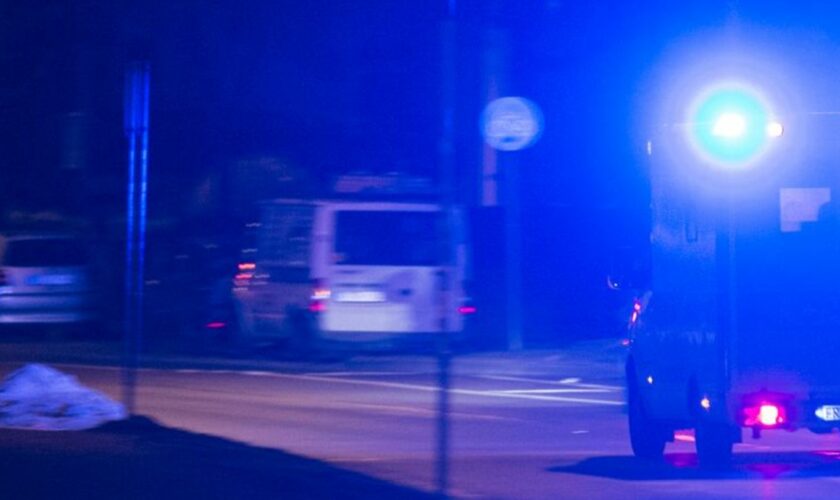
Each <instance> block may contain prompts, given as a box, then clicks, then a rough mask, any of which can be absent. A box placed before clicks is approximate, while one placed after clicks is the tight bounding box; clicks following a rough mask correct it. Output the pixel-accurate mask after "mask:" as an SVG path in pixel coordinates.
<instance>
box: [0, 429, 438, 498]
mask: <svg viewBox="0 0 840 500" xmlns="http://www.w3.org/2000/svg"><path fill="white" fill-rule="evenodd" d="M0 485H2V486H0V491H1V492H2V493H0V497H2V498H8V499H41V498H44V499H47V498H49V499H56V498H67V499H71V498H72V499H76V498H78V499H82V498H83V499H117V498H119V499H155V500H158V499H169V498H172V499H190V498H201V499H215V498H219V499H239V498H241V499H249V500H252V499H280V498H282V499H318V498H323V499H355V498H358V499H373V498H376V499H379V498H394V499H397V498H398V499H412V498H417V499H420V498H433V497H432V496H431V495H428V494H425V493H421V492H418V491H415V490H411V489H408V488H405V487H401V486H396V485H393V484H391V483H387V482H384V481H380V480H377V479H373V478H370V477H367V476H364V475H362V474H357V473H354V472H349V471H345V470H342V469H338V468H336V467H333V466H330V465H327V464H325V463H323V462H319V461H316V460H311V459H306V458H301V457H298V456H295V455H290V454H288V453H284V452H282V451H278V450H270V449H263V448H255V447H251V446H247V445H244V444H240V443H236V442H232V441H228V440H225V439H220V438H215V437H211V436H205V435H200V434H193V433H189V432H185V431H180V430H174V429H169V428H165V427H161V426H159V425H158V424H156V423H155V422H153V421H151V420H148V419H145V418H142V417H134V418H132V419H130V420H126V421H122V422H114V423H109V424H106V425H104V426H102V427H99V428H97V429H94V430H89V431H81V432H51V431H22V430H8V429H3V430H0Z"/></svg>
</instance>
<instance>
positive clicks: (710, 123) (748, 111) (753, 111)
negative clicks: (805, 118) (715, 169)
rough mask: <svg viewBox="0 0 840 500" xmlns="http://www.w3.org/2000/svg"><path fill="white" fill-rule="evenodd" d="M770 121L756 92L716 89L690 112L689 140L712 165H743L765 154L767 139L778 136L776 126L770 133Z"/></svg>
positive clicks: (736, 87)
mask: <svg viewBox="0 0 840 500" xmlns="http://www.w3.org/2000/svg"><path fill="white" fill-rule="evenodd" d="M769 118H770V112H769V110H768V107H767V105H766V104H765V102H764V101H763V100H762V99H761V98H760V97H759V95H758V94H757V93H756V92H754V91H752V90H750V89H748V88H746V87H743V86H738V85H730V86H722V87H717V88H715V89H713V90H711V91H709V92H707V93H706V94H704V95H703V96H701V98H700V99H698V100H697V102H696V104H695V106H694V108H693V110H692V112H691V116H690V123H691V131H692V133H691V141H692V143H693V144H694V145H695V147H696V148H697V149H698V150H699V152H700V153H701V154H703V155H705V156H707V157H708V159H709V160H710V161H712V162H716V163H720V164H723V165H725V166H740V165H744V164H747V163H750V162H751V161H752V160H754V159H756V158H757V157H759V156H760V155H761V154H762V153H763V152H764V150H765V148H766V146H767V143H768V138H769V137H774V136H778V135H781V134H780V133H778V132H779V130H778V128H777V127H773V130H772V131H771V130H770V128H769V125H768V124H769V123H771V122H770V120H769ZM774 123H775V122H774ZM777 133H778V135H775V134H777Z"/></svg>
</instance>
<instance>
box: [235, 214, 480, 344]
mask: <svg viewBox="0 0 840 500" xmlns="http://www.w3.org/2000/svg"><path fill="white" fill-rule="evenodd" d="M261 212H262V215H261V221H260V222H259V224H257V234H256V248H255V249H253V250H254V251H253V252H252V254H251V257H249V258H247V259H244V260H243V262H242V263H240V265H239V270H238V271H239V272H238V273H237V276H236V279H235V280H234V297H235V301H236V309H237V311H238V316H239V329H240V332H241V333H242V334H243V336H245V337H252V338H256V337H260V338H266V337H276V338H282V337H286V338H290V337H292V336H294V335H298V334H301V333H302V332H301V331H300V330H301V329H303V328H307V329H309V330H310V331H308V332H303V333H307V334H315V335H316V336H318V337H319V338H320V339H324V340H335V341H346V342H365V341H385V340H399V339H400V338H406V337H407V336H413V337H417V336H420V335H421V334H438V333H441V332H450V333H455V332H460V331H462V329H463V324H464V316H465V315H469V314H471V313H473V312H475V309H474V307H473V306H472V305H471V304H470V303H469V300H468V297H467V296H466V293H465V281H466V279H467V272H466V269H467V258H466V255H467V240H466V238H465V231H464V229H463V223H462V216H461V214H460V212H459V211H457V210H453V211H452V212H451V213H450V214H449V215H447V213H446V211H444V210H443V208H442V206H441V205H439V204H435V203H408V202H393V201H387V202H380V201H376V202H374V201H345V200H323V201H299V200H274V201H270V202H265V203H263V206H262V209H261ZM246 260H247V262H245V261H246ZM447 262H450V263H451V264H449V265H447Z"/></svg>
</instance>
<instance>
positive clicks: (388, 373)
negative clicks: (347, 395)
mask: <svg viewBox="0 0 840 500" xmlns="http://www.w3.org/2000/svg"><path fill="white" fill-rule="evenodd" d="M303 375H313V376H319V377H391V376H406V375H428V373H427V372H416V371H415V372H397V371H379V372H307V373H303Z"/></svg>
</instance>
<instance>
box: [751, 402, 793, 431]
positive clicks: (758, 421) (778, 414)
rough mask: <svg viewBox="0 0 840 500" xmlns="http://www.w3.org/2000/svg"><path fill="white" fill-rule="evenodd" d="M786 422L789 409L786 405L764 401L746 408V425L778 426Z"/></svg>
mask: <svg viewBox="0 0 840 500" xmlns="http://www.w3.org/2000/svg"><path fill="white" fill-rule="evenodd" d="M785 423H787V411H786V410H785V407H784V406H780V405H777V404H773V403H768V402H764V403H761V404H760V405H757V406H748V407H746V408H744V425H745V426H746V427H757V426H760V427H776V426H778V425H783V424H785Z"/></svg>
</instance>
